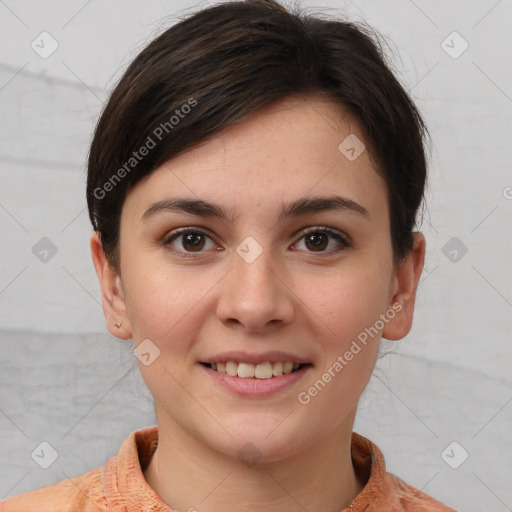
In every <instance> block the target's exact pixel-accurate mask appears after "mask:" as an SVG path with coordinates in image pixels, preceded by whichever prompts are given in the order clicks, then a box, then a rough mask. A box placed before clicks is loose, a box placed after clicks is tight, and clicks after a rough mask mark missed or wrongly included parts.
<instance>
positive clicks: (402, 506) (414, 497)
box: [346, 432, 456, 512]
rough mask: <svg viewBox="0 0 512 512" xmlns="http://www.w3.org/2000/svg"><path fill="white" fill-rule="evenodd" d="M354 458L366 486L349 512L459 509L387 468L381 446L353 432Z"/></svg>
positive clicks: (448, 510)
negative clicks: (444, 502)
mask: <svg viewBox="0 0 512 512" xmlns="http://www.w3.org/2000/svg"><path fill="white" fill-rule="evenodd" d="M352 461H353V463H354V468H355V470H356V474H357V475H358V476H359V479H360V481H361V482H365V485H364V488H363V490H362V492H361V494H359V495H358V496H357V497H356V499H355V500H354V501H353V503H352V504H351V506H350V507H349V508H348V509H347V511H346V512H356V511H362V510H365V511H366V512H381V511H382V510H389V511H393V512H398V511H400V512H456V511H455V509H453V508H450V507H448V506H446V505H443V503H441V502H440V501H438V500H436V499H434V498H432V497H431V496H429V495H428V494H425V493H424V492H422V491H420V490H418V489H416V488H415V487H413V486H412V485H409V484H408V483H406V482H404V481H403V480H401V479H400V478H398V477H397V476H396V475H394V474H393V473H390V472H388V471H387V470H386V463H385V460H384V456H383V454H382V452H381V451H380V450H379V448H378V446H377V445H376V444H374V443H372V441H370V440H369V439H367V438H365V437H363V436H361V435H359V434H357V433H355V432H354V433H353V435H352Z"/></svg>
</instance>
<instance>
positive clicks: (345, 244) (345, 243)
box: [162, 226, 351, 258]
mask: <svg viewBox="0 0 512 512" xmlns="http://www.w3.org/2000/svg"><path fill="white" fill-rule="evenodd" d="M190 233H194V234H198V235H203V236H206V237H208V238H210V239H211V240H212V241H214V240H213V238H212V237H211V236H210V235H209V234H208V233H206V232H205V231H202V230H201V229H199V228H190V227H186V228H178V229H176V230H174V231H172V232H171V233H170V234H169V235H168V236H166V237H165V238H164V240H163V242H162V243H163V245H164V246H165V247H166V249H168V250H169V251H171V252H172V253H173V254H176V255H178V256H181V257H183V258H195V257H197V255H200V254H202V251H199V252H187V251H182V250H179V249H176V248H175V247H173V246H172V242H173V241H174V240H175V239H177V238H179V237H180V236H183V235H187V234H190ZM317 233H322V234H326V235H329V236H331V237H332V238H334V239H335V240H336V241H337V242H338V243H339V244H340V246H341V247H338V248H337V249H331V250H330V251H307V252H309V253H311V254H315V253H316V252H318V253H319V254H328V255H332V254H333V253H338V252H340V251H342V250H344V249H347V248H349V247H351V244H350V242H349V240H348V239H347V238H346V237H345V236H343V235H341V234H340V233H338V232H337V231H334V230H332V229H330V228H328V227H326V226H315V227H310V228H306V229H305V230H303V231H302V232H301V237H300V238H299V239H298V240H297V242H299V241H300V240H302V239H303V238H305V237H306V236H307V235H310V234H317ZM297 242H295V243H297Z"/></svg>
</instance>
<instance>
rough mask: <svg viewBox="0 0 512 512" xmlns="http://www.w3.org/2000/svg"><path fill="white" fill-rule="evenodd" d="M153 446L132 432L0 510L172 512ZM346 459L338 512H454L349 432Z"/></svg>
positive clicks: (148, 434) (152, 431) (150, 436)
mask: <svg viewBox="0 0 512 512" xmlns="http://www.w3.org/2000/svg"><path fill="white" fill-rule="evenodd" d="M157 444H158V427H150V428H146V429H143V430H139V431H136V432H132V433H131V434H130V435H129V436H128V438H127V439H126V440H125V441H124V442H123V444H122V446H121V448H120V450H119V453H118V454H117V456H116V457H113V458H111V459H110V460H109V461H108V462H107V463H106V464H105V465H104V466H103V467H100V468H97V469H94V470H92V471H89V472H88V473H85V474H84V475H82V476H79V477H76V478H72V479H70V480H63V481H62V482H59V483H57V484H54V485H50V486H47V487H43V488H41V489H37V490H35V491H30V492H27V493H24V494H20V495H19V496H14V497H12V498H9V499H7V500H5V501H2V502H1V503H0V511H2V512H98V511H105V512H107V511H108V512H121V511H122V512H142V511H144V512H172V510H171V509H170V508H169V507H168V506H167V505H166V504H165V503H164V502H163V501H162V500H161V498H160V497H159V496H158V494H156V492H155V491H154V490H153V489H152V488H151V487H150V486H149V485H148V484H147V482H146V480H145V479H144V475H143V472H142V471H143V469H144V468H145V467H146V466H147V464H148V463H149V460H150V459H151V456H152V454H153V452H154V451H155V448H156V446H157ZM352 460H353V462H354V467H355V469H356V471H357V474H358V475H360V476H361V477H362V479H363V481H366V482H367V483H366V485H365V487H364V489H363V490H362V492H361V493H360V494H359V495H358V496H357V497H356V499H355V500H354V501H353V502H352V504H351V505H350V506H349V507H348V508H347V509H345V511H344V512H363V511H364V512H382V511H383V510H386V511H389V512H392V511H393V512H395V511H397V512H398V511H400V512H427V511H428V512H456V511H455V510H454V509H452V508H449V507H446V506H445V505H443V504H442V503H440V502H439V501H437V500H435V499H434V498H431V497H429V496H427V495H426V494H424V493H423V492H421V491H419V490H417V489H415V488H414V487H412V486H410V485H408V484H406V483H405V482H403V481H402V480H400V479H399V478H398V477H396V476H395V475H393V474H391V473H388V472H387V471H386V465H385V462H384V457H383V455H382V453H381V451H380V450H379V448H378V447H377V446H376V445H375V444H373V443H372V442H371V441H369V440H368V439H366V438H364V437H363V436H360V435H359V434H356V433H355V432H354V433H353V434H352ZM180 512H186V511H180Z"/></svg>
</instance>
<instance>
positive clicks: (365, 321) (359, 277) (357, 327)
mask: <svg viewBox="0 0 512 512" xmlns="http://www.w3.org/2000/svg"><path fill="white" fill-rule="evenodd" d="M387 283H388V276H387V274H385V273H383V272H382V270H381V269H379V268H378V267H377V265H374V266H373V269H372V265H371V263H368V265H361V266H360V268H359V269H353V268H350V269H348V268H347V269H343V268H341V269H339V271H337V272H336V273H335V274H334V273H333V274H332V275H331V276H329V277H328V278H325V279H322V280H321V281H320V282H318V281H317V282H315V281H314V280H309V279H308V280H305V281H304V282H303V284H302V291H301V292H300V296H301V297H304V302H305V304H306V305H307V306H308V308H309V309H310V310H311V311H313V312H314V313H315V317H316V318H317V319H318V321H319V323H322V324H323V325H324V327H325V332H326V335H327V336H326V338H325V339H324V343H325V344H326V345H327V346H332V345H334V346H335V348H337V349H339V350H341V349H343V347H344V345H346V344H347V343H348V344H350V341H351V340H352V339H355V338H356V337H357V336H358V335H359V333H361V332H362V331H364V329H365V328H367V327H370V326H371V325H374V324H375V322H376V320H377V319H378V318H379V315H380V314H381V313H383V312H384V310H385V307H386V304H387V297H388V286H387ZM320 321H321V322H320Z"/></svg>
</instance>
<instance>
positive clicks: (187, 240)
mask: <svg viewBox="0 0 512 512" xmlns="http://www.w3.org/2000/svg"><path fill="white" fill-rule="evenodd" d="M182 237H183V238H182V244H183V247H184V248H185V250H187V251H200V250H201V249H202V248H203V247H204V245H205V241H204V236H203V235H202V234H201V233H189V234H187V235H182Z"/></svg>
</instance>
